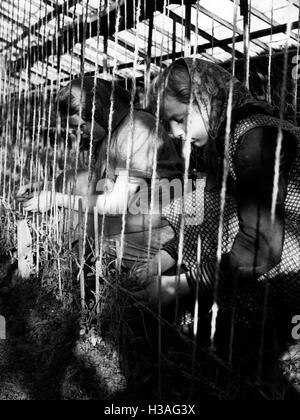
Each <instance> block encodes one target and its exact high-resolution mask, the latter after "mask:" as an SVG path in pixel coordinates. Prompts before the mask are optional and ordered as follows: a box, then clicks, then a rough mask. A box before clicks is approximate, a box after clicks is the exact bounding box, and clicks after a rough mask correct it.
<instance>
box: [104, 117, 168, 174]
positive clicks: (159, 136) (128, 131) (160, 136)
mask: <svg viewBox="0 0 300 420" xmlns="http://www.w3.org/2000/svg"><path fill="white" fill-rule="evenodd" d="M166 136H167V133H166V132H165V131H164V129H163V127H161V126H160V125H159V127H158V130H157V124H156V119H155V117H154V116H153V115H152V114H150V113H149V112H147V111H142V110H134V112H133V118H131V116H130V115H127V116H126V117H125V119H124V120H123V121H122V122H121V124H120V125H119V126H118V127H117V129H116V130H115V131H114V132H113V135H112V139H111V144H110V148H109V149H110V150H109V164H110V166H112V167H114V168H115V170H116V171H118V170H124V169H126V163H127V156H128V155H129V159H130V170H131V171H135V172H137V173H140V174H141V176H143V177H145V178H151V176H152V172H153V164H154V157H155V149H156V150H157V151H158V150H159V149H160V147H161V146H162V145H163V143H164V138H165V137H166ZM128 147H130V148H131V150H130V151H128Z"/></svg>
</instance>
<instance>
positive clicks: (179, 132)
mask: <svg viewBox="0 0 300 420" xmlns="http://www.w3.org/2000/svg"><path fill="white" fill-rule="evenodd" d="M163 110H164V119H165V120H166V121H167V122H168V123H169V125H170V128H171V132H172V134H173V136H174V137H176V138H180V139H181V140H182V141H185V140H186V139H187V136H188V135H189V137H190V139H191V143H192V144H194V145H195V146H197V147H202V146H204V145H205V144H206V143H207V141H208V133H207V130H206V127H205V124H204V121H203V117H202V115H201V114H200V111H199V108H198V106H197V105H196V104H193V105H192V107H191V110H190V106H189V104H184V103H182V102H179V101H178V99H176V98H174V97H172V96H168V95H167V96H166V97H165V100H164V109H163ZM189 111H190V115H189Z"/></svg>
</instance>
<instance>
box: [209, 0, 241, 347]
mask: <svg viewBox="0 0 300 420" xmlns="http://www.w3.org/2000/svg"><path fill="white" fill-rule="evenodd" d="M236 23H237V0H234V15H233V37H232V41H233V42H232V50H233V52H232V78H231V81H230V87H229V97H228V104H227V115H226V134H225V149H224V159H223V179H222V188H221V193H220V196H221V204H220V219H219V228H218V246H217V264H216V281H215V286H214V303H213V306H212V322H211V347H212V348H214V347H215V344H214V340H215V334H216V326H217V316H218V311H219V307H218V304H217V298H218V286H219V276H220V263H221V256H222V236H223V224H224V209H225V200H226V190H227V178H228V175H229V159H228V154H229V141H230V126H231V112H232V99H233V77H234V74H235V37H236Z"/></svg>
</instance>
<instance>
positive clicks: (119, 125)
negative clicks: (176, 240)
mask: <svg viewBox="0 0 300 420" xmlns="http://www.w3.org/2000/svg"><path fill="white" fill-rule="evenodd" d="M111 101H113V113H112V115H111V116H110V110H111ZM58 102H59V110H60V113H61V115H63V116H66V117H68V119H69V127H70V128H74V129H75V130H76V131H78V130H80V132H81V143H82V144H83V145H84V144H88V145H89V143H90V140H92V142H93V148H94V154H95V155H96V156H97V161H96V163H95V165H94V167H93V170H92V177H91V179H89V174H88V173H87V171H84V170H79V171H78V172H77V177H76V179H74V177H75V171H71V172H68V173H67V176H66V191H68V190H69V191H70V192H71V194H72V197H71V203H72V208H73V210H75V211H77V210H78V203H79V200H80V199H81V200H82V201H83V210H84V211H85V210H86V209H87V210H88V213H89V214H90V220H91V223H90V224H89V226H88V230H89V233H91V231H92V230H93V217H92V214H93V211H94V207H95V206H96V207H97V210H98V213H99V214H100V215H103V214H105V215H106V221H105V225H104V226H105V232H104V233H105V237H106V244H108V245H107V246H108V247H109V248H110V250H111V251H112V252H114V253H115V252H116V246H115V244H116V242H118V240H119V238H120V233H121V230H122V214H123V212H124V210H125V214H126V223H125V242H124V260H123V261H124V262H125V263H126V264H127V266H128V267H131V266H132V265H133V264H134V263H136V262H137V261H138V260H139V258H142V256H143V258H145V257H146V256H147V252H148V235H149V223H150V219H151V223H152V236H151V247H152V248H151V249H150V253H151V254H152V253H153V252H156V251H157V250H158V249H159V247H160V243H161V242H162V243H165V242H166V241H167V240H168V239H170V238H171V237H172V236H174V233H173V230H172V228H171V227H170V226H169V224H168V222H167V221H166V219H165V218H163V217H162V215H161V213H160V212H159V211H157V212H154V214H153V215H152V216H150V215H149V205H148V198H149V197H148V196H149V187H150V185H151V180H152V176H153V167H154V158H155V156H156V151H157V170H156V177H157V179H158V180H160V179H170V180H171V179H173V178H180V179H181V178H182V168H183V162H182V159H181V157H180V156H179V155H178V154H177V152H176V150H175V147H174V145H173V143H172V141H171V140H170V139H169V138H168V135H167V134H166V132H165V131H164V130H163V129H162V127H158V129H156V121H155V118H154V117H153V116H152V115H151V114H150V113H149V112H146V111H143V110H137V109H134V110H133V113H132V114H131V113H130V109H131V105H130V95H129V93H128V92H127V91H125V90H124V89H123V88H121V87H120V86H118V85H117V84H116V85H115V86H114V87H112V84H111V83H110V82H108V81H104V80H100V79H97V80H96V85H95V79H94V78H93V77H84V78H79V79H75V80H73V81H72V82H71V83H70V84H69V85H67V86H66V87H64V88H62V89H61V90H60V92H59V94H58ZM92 129H93V132H92ZM109 130H111V140H110V144H108V134H109ZM128 162H129V166H128ZM107 163H108V165H107ZM63 178H64V177H63V174H61V175H60V176H59V178H58V179H57V181H56V191H57V192H56V194H55V201H56V203H57V205H58V207H65V208H68V206H69V201H70V200H69V195H68V194H63V193H62V190H63V185H62V183H63ZM137 195H138V198H139V199H140V200H141V201H143V200H144V207H146V208H143V203H142V204H141V206H140V208H138V209H137V207H139V206H138V205H136V201H137V200H136V198H137ZM145 203H146V204H145ZM50 207H51V192H49V191H42V192H41V193H39V195H38V196H36V197H33V198H32V199H30V200H28V201H27V202H25V203H24V208H25V209H26V210H27V211H36V210H40V211H47V210H49V208H50ZM131 207H132V208H133V207H134V210H135V212H131ZM138 210H140V211H138ZM99 226H100V228H101V223H99ZM110 240H111V241H110ZM110 243H111V244H112V245H113V246H112V247H110V246H109V244H110ZM112 249H114V251H113V250H112Z"/></svg>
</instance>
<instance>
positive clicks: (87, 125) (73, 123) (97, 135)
mask: <svg viewBox="0 0 300 420" xmlns="http://www.w3.org/2000/svg"><path fill="white" fill-rule="evenodd" d="M69 126H70V128H73V129H75V130H78V128H79V129H80V132H81V138H82V140H84V141H87V142H89V141H90V138H91V131H92V123H91V122H90V121H84V120H83V119H82V118H80V117H79V115H78V114H75V115H70V116H69ZM105 136H106V132H105V130H104V128H103V127H101V125H99V124H98V123H97V122H96V121H94V129H93V143H97V142H98V141H101V140H103V139H104V137H105Z"/></svg>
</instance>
